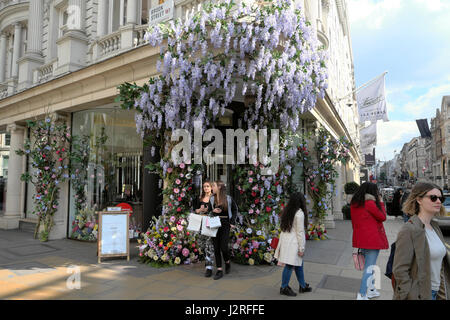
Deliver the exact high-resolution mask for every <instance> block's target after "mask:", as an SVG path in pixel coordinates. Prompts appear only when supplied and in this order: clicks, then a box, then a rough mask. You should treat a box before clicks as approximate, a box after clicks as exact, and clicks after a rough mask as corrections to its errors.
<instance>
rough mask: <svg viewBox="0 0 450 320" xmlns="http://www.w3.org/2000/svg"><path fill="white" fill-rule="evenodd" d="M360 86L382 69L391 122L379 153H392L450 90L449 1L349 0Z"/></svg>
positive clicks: (383, 127)
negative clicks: (419, 120) (384, 76)
mask: <svg viewBox="0 0 450 320" xmlns="http://www.w3.org/2000/svg"><path fill="white" fill-rule="evenodd" d="M347 4H348V10H349V19H350V33H351V39H352V47H353V59H354V66H355V80H356V86H357V87H359V86H361V85H363V84H364V83H366V82H368V81H370V80H371V79H373V78H375V77H377V76H379V75H380V74H382V73H383V72H384V71H387V72H388V74H387V75H386V101H387V108H388V110H387V111H388V117H389V120H390V121H389V122H383V121H378V123H377V142H378V143H377V147H376V157H377V159H379V160H381V161H388V160H391V159H393V158H394V151H397V153H399V152H400V151H401V149H402V147H403V144H404V143H407V142H409V141H410V140H411V139H412V138H414V137H418V136H420V132H419V129H418V128H417V124H416V122H415V120H417V119H428V123H429V125H430V124H431V122H430V120H431V118H432V117H435V116H436V109H440V108H441V102H442V97H443V96H444V95H450V0H347Z"/></svg>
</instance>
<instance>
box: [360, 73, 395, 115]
mask: <svg viewBox="0 0 450 320" xmlns="http://www.w3.org/2000/svg"><path fill="white" fill-rule="evenodd" d="M384 76H385V74H383V75H382V76H381V77H380V78H379V79H377V80H375V81H374V82H373V83H372V84H370V85H368V86H367V87H364V88H362V89H361V90H359V91H358V93H357V94H356V101H357V103H358V113H359V121H360V123H363V122H364V121H371V122H372V121H373V122H376V121H377V120H383V121H389V119H388V116H387V109H386V96H385V80H384Z"/></svg>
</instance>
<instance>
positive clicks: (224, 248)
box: [210, 181, 238, 280]
mask: <svg viewBox="0 0 450 320" xmlns="http://www.w3.org/2000/svg"><path fill="white" fill-rule="evenodd" d="M212 187H213V193H214V196H213V197H211V200H210V201H211V204H212V206H213V210H212V212H213V215H214V216H218V217H220V224H221V227H220V228H219V230H218V231H217V235H216V237H215V238H213V243H214V253H215V257H216V266H217V273H216V275H215V276H214V280H218V279H220V278H222V277H223V270H222V256H223V260H224V261H225V273H227V274H228V273H230V270H231V265H230V256H231V253H230V248H229V247H228V243H229V241H230V228H234V227H235V223H236V217H237V212H238V207H237V205H236V202H235V201H234V200H233V198H231V197H230V196H228V195H227V189H226V187H225V184H224V183H223V182H222V181H216V182H214V183H213V185H212Z"/></svg>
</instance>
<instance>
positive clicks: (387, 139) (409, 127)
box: [376, 121, 420, 161]
mask: <svg viewBox="0 0 450 320" xmlns="http://www.w3.org/2000/svg"><path fill="white" fill-rule="evenodd" d="M419 135H420V132H419V129H418V128H417V124H416V122H415V121H389V122H382V121H378V122H377V142H378V143H377V146H376V157H377V159H380V160H383V161H384V160H386V161H387V160H391V159H393V158H394V150H396V151H397V153H398V152H400V150H401V149H402V147H403V145H404V144H405V143H407V142H409V141H411V139H412V138H414V137H418V136H419Z"/></svg>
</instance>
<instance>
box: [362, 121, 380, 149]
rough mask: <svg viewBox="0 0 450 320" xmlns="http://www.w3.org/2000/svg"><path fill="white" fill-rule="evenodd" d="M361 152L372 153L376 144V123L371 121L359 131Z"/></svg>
mask: <svg viewBox="0 0 450 320" xmlns="http://www.w3.org/2000/svg"><path fill="white" fill-rule="evenodd" d="M359 139H360V145H361V153H362V154H363V155H364V154H372V151H373V148H374V147H375V146H376V145H377V123H376V122H373V123H371V124H370V125H369V126H368V127H365V128H362V129H361V130H360V131H359Z"/></svg>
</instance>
